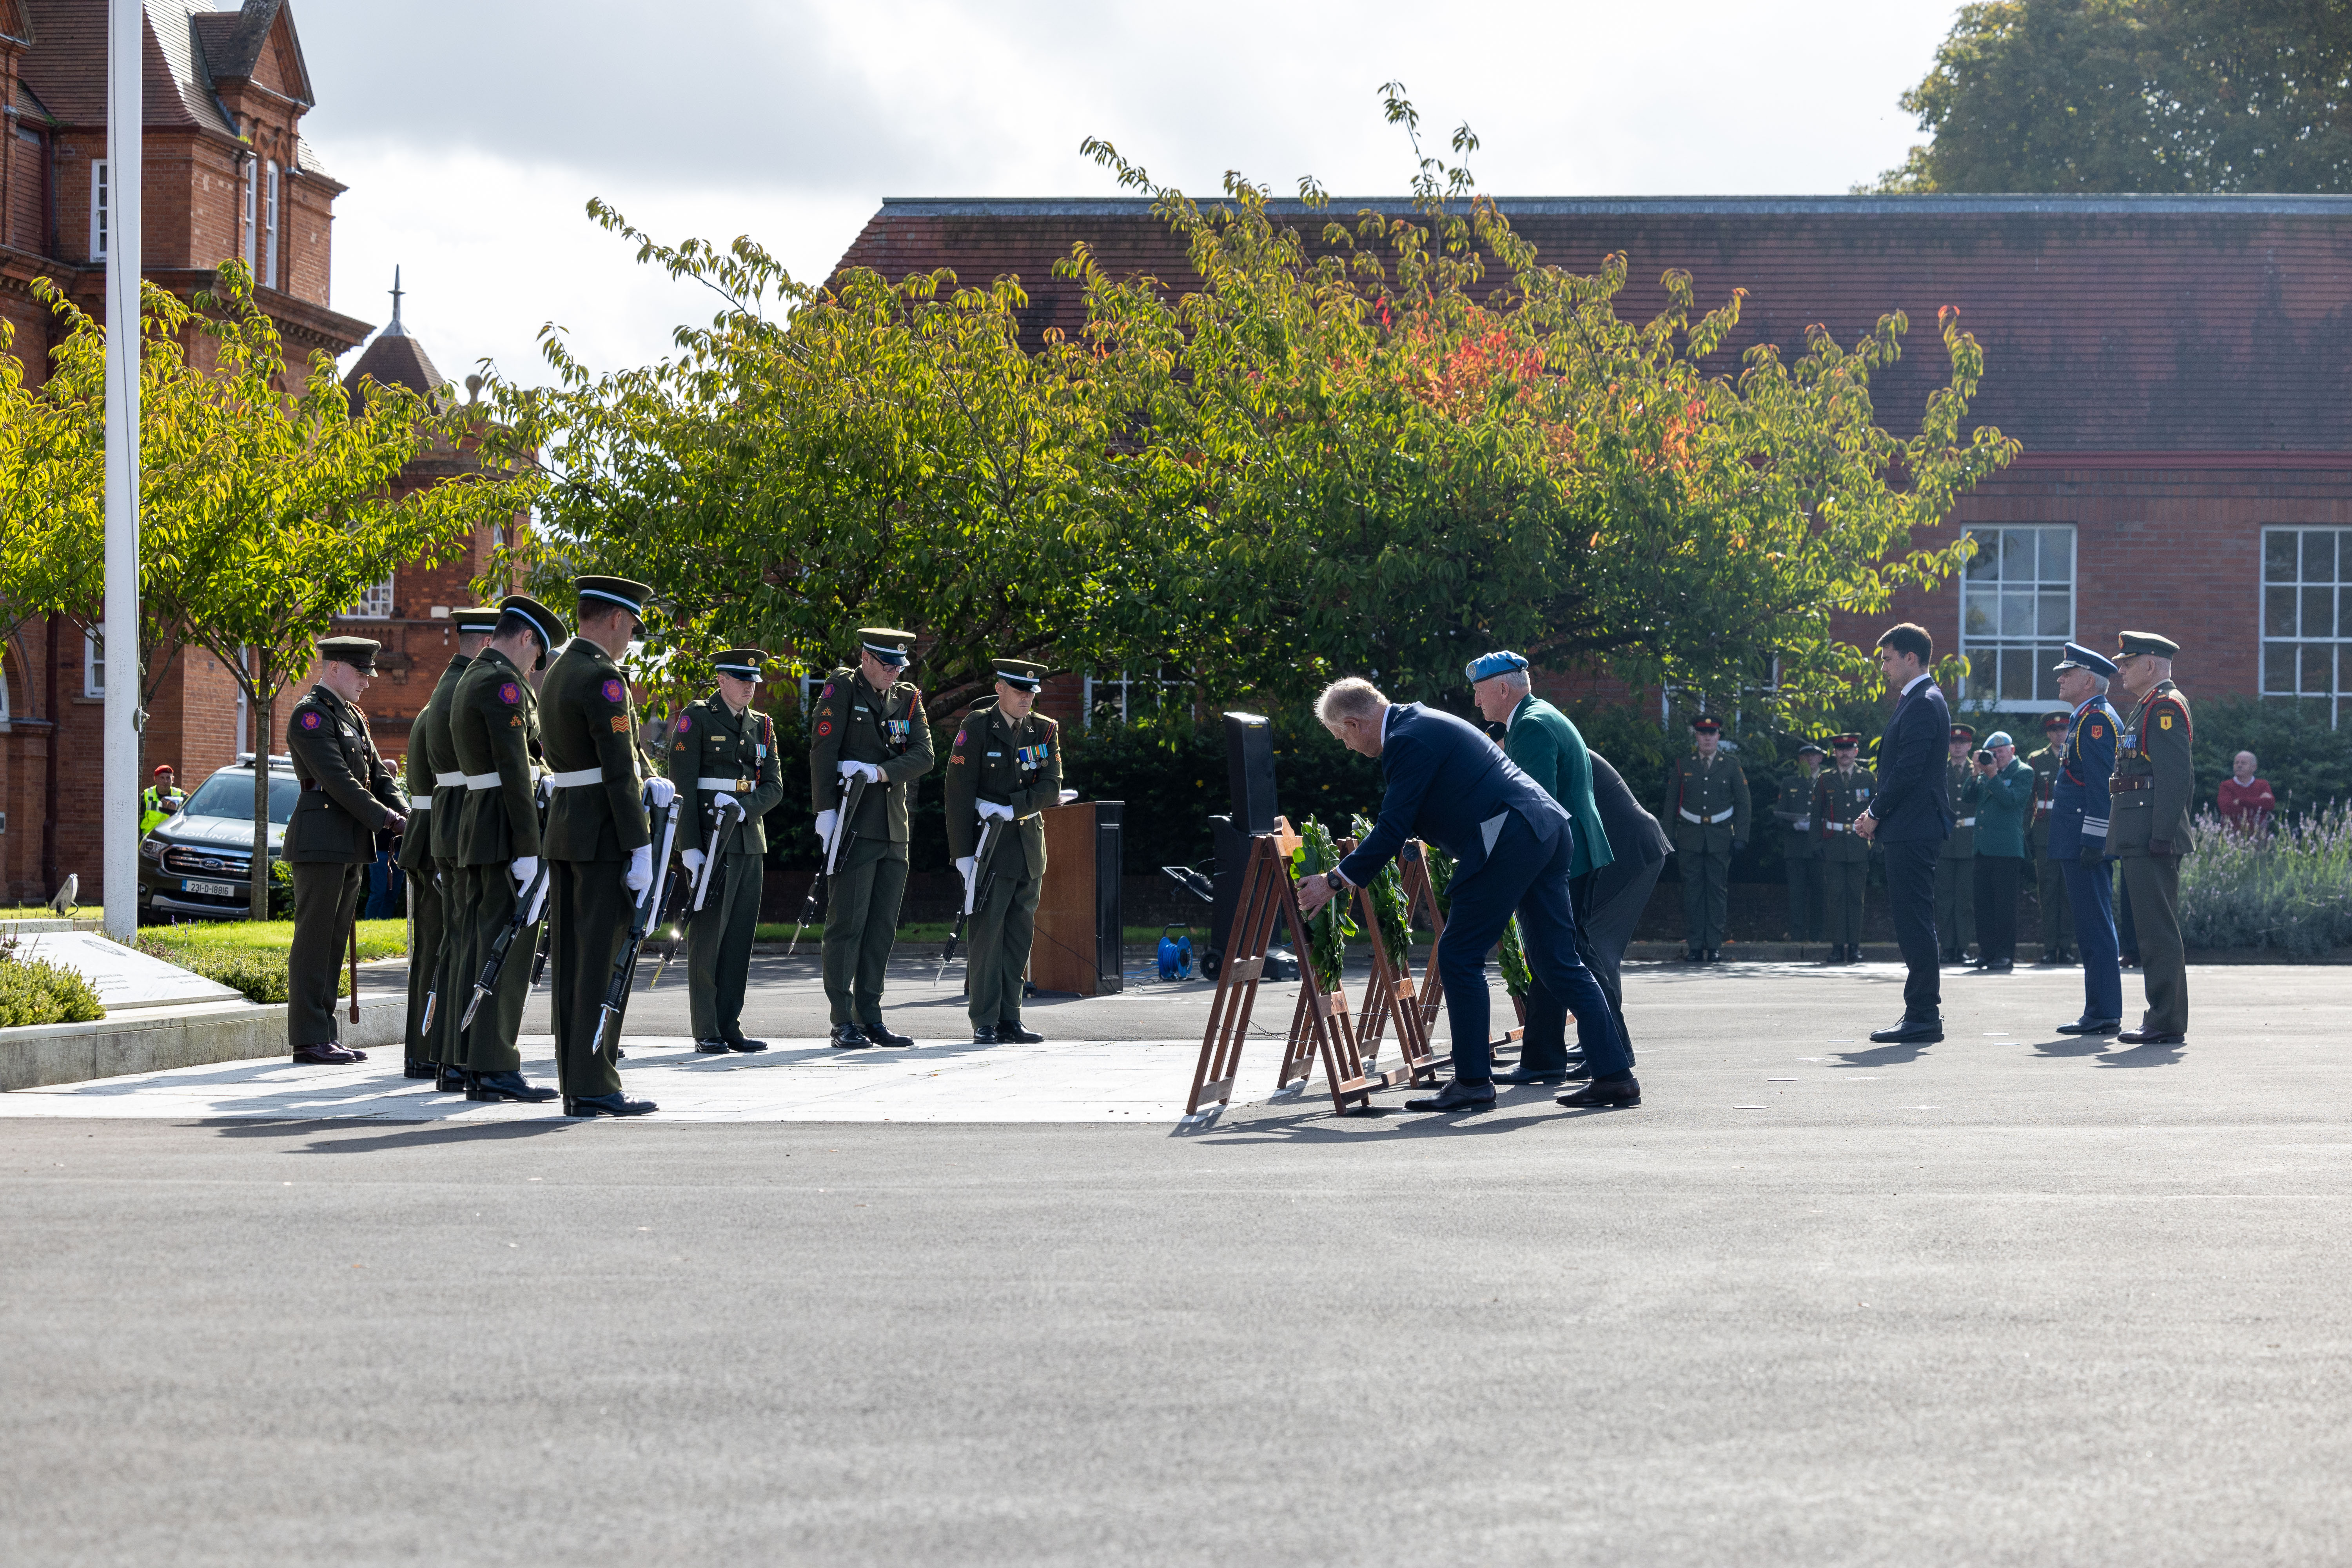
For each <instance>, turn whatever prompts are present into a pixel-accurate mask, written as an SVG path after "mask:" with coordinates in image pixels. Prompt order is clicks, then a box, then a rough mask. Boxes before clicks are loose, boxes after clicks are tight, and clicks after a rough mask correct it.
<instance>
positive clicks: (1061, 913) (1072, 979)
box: [1029, 800, 1126, 996]
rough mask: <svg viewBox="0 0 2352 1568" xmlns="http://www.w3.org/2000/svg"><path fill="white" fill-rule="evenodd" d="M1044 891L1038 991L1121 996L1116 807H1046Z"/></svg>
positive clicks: (1033, 953) (1032, 967) (1032, 975)
mask: <svg viewBox="0 0 2352 1568" xmlns="http://www.w3.org/2000/svg"><path fill="white" fill-rule="evenodd" d="M1040 815H1041V816H1044V817H1045V886H1044V887H1043V888H1041V889H1038V897H1037V940H1036V941H1035V942H1032V943H1031V944H1030V948H1029V979H1030V982H1031V984H1034V985H1035V986H1036V987H1037V989H1038V990H1040V991H1069V992H1075V993H1076V994H1078V995H1080V996H1108V995H1110V994H1115V993H1117V992H1118V991H1119V990H1120V989H1122V987H1123V986H1124V984H1125V980H1126V960H1125V954H1124V953H1123V952H1122V951H1121V947H1120V943H1121V941H1122V939H1123V938H1124V936H1125V935H1126V930H1125V927H1124V926H1123V925H1122V923H1121V910H1120V908H1119V877H1120V875H1121V872H1120V849H1119V815H1120V803H1119V802H1118V801H1115V800H1081V801H1075V802H1073V803H1071V804H1070V805H1053V806H1047V807H1046V808H1045V811H1044V812H1043V813H1041V814H1040Z"/></svg>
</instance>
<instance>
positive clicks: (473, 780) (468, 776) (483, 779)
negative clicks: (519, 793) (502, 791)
mask: <svg viewBox="0 0 2352 1568" xmlns="http://www.w3.org/2000/svg"><path fill="white" fill-rule="evenodd" d="M457 782H458V783H459V784H464V785H465V786H466V787H467V789H496V788H498V787H499V775H498V774H497V773H459V774H458V775H457Z"/></svg>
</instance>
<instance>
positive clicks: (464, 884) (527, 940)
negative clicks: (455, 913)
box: [448, 861, 539, 1072]
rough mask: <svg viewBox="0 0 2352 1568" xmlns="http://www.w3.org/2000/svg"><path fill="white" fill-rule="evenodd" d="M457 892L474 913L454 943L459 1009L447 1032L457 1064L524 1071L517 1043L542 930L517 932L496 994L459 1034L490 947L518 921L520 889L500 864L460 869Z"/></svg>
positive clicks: (453, 1001) (454, 999)
mask: <svg viewBox="0 0 2352 1568" xmlns="http://www.w3.org/2000/svg"><path fill="white" fill-rule="evenodd" d="M457 892H458V897H459V898H461V899H462V900H465V901H466V902H467V904H469V905H471V906H472V910H471V918H470V919H468V921H467V924H466V934H465V941H464V942H462V943H452V944H451V945H452V947H453V949H454V950H455V951H456V953H457V973H456V974H455V975H452V976H451V979H452V980H453V981H454V982H455V989H454V991H453V992H452V994H450V996H449V997H448V1005H450V1006H451V1007H452V1008H453V1009H454V1010H455V1011H454V1013H453V1015H452V1016H451V1017H450V1020H449V1027H450V1028H451V1029H452V1030H453V1031H455V1032H456V1033H457V1036H458V1039H457V1061H456V1064H455V1065H456V1066H458V1067H461V1068H465V1069H466V1070H467V1072H520V1071H521V1070H522V1051H521V1049H520V1047H518V1046H517V1045H516V1041H517V1040H518V1039H519V1038H520V1036H521V1034H522V1005H523V1004H524V1003H525V1002H526V1001H528V1000H529V999H530V960H531V954H532V953H533V952H535V951H536V950H537V948H538V946H539V927H538V926H536V925H533V926H531V927H530V928H529V929H528V930H525V931H519V932H517V933H516V935H515V939H514V945H513V946H512V947H509V948H508V949H507V961H506V967H505V968H503V969H501V970H499V984H498V989H497V990H495V991H493V992H491V993H490V994H489V995H488V998H486V999H485V1000H484V1001H483V1003H482V1005H481V1008H480V1010H479V1011H478V1012H476V1013H475V1015H474V1021H473V1022H472V1023H471V1024H469V1025H467V1026H465V1027H464V1028H462V1029H460V1028H458V1026H457V1020H458V1019H460V1018H463V1017H464V1016H466V1009H467V1007H469V1006H472V1005H473V1001H474V983H475V982H476V981H478V980H479V979H480V978H481V977H482V966H483V965H484V964H486V963H488V962H489V961H490V947H491V944H493V943H494V942H497V941H498V939H499V932H500V931H504V930H506V929H507V922H508V921H511V920H513V919H514V917H515V905H516V904H517V903H519V902H520V901H521V898H522V889H520V888H517V887H516V886H515V879H514V876H513V874H512V873H511V872H509V870H508V869H507V867H506V863H505V862H504V861H500V862H499V863H498V864H497V865H493V866H464V867H460V868H458V871H457Z"/></svg>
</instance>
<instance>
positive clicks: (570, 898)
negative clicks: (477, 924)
mask: <svg viewBox="0 0 2352 1568" xmlns="http://www.w3.org/2000/svg"><path fill="white" fill-rule="evenodd" d="M539 721H540V729H541V744H542V745H543V746H544V748H545V749H546V754H547V767H548V773H549V774H550V776H551V782H552V783H553V784H554V788H555V795H554V798H553V800H551V802H549V804H548V807H547V832H546V845H547V859H548V864H549V865H550V866H551V868H553V878H554V879H553V884H552V888H551V898H550V900H549V904H548V918H549V920H550V921H552V922H553V923H552V925H551V927H550V929H549V940H548V995H549V1009H548V1010H549V1019H550V1025H551V1028H552V1029H553V1031H554V1034H555V1071H556V1078H557V1080H558V1082H559V1083H560V1085H561V1086H562V1089H563V1094H564V1098H565V1099H566V1100H579V1099H596V1098H602V1097H603V1096H605V1095H609V1094H618V1093H619V1092H620V1089H621V1069H620V1062H619V1058H618V1057H617V1055H616V1054H615V1053H616V1052H617V1051H618V1050H619V1047H620V1043H621V1022H622V1020H621V1018H619V1017H615V1018H614V1020H613V1022H612V1023H611V1025H610V1026H607V1027H606V1028H605V1030H604V1039H603V1041H602V1042H601V1043H600V1044H596V1045H595V1046H594V1047H593V1048H591V1042H593V1041H595V1039H596V1032H597V1025H598V1023H599V1021H600V1019H601V1016H602V1013H603V1008H604V998H605V995H606V994H607V993H608V992H609V991H610V989H611V985H612V978H613V963H614V959H616V958H618V957H619V956H620V952H621V948H622V945H623V944H624V943H625V942H627V940H628V936H629V931H630V929H631V927H632V925H633V924H634V922H635V918H636V912H637V906H638V902H639V900H640V899H641V898H642V897H643V896H644V895H641V894H638V893H635V892H632V891H630V889H629V886H628V881H627V877H628V870H629V860H630V858H631V856H632V855H633V853H634V852H635V850H636V849H638V848H639V847H642V846H644V845H646V844H648V843H651V842H652V834H651V823H650V822H649V820H648V818H647V816H646V805H645V794H646V773H645V768H644V766H643V762H644V759H643V755H642V753H641V752H639V751H638V749H637V705H636V700H635V697H634V696H633V695H632V694H631V692H630V690H629V680H628V677H627V676H625V675H624V674H623V673H622V671H621V667H620V666H619V665H617V664H615V663H614V662H613V656H612V655H611V654H608V653H606V652H605V651H604V649H603V648H601V647H597V646H596V645H595V644H594V643H593V642H590V641H589V640H588V639H587V638H586V637H573V638H572V641H571V642H570V643H569V644H567V645H566V646H565V647H564V649H563V652H562V654H561V655H560V656H558V658H556V660H555V663H554V665H553V666H552V667H551V668H550V669H549V670H548V672H547V679H546V680H545V681H543V682H542V683H541V686H540V691H539ZM654 869H655V871H656V877H657V878H658V873H659V871H660V869H661V868H659V867H656V868H654ZM651 890H652V889H651V887H650V886H648V888H647V889H646V891H647V892H648V893H650V892H651ZM621 1001H622V1004H623V1008H624V1015H625V1011H626V1005H627V1002H628V992H627V991H623V993H622V994H621Z"/></svg>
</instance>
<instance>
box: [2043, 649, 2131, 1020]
mask: <svg viewBox="0 0 2352 1568" xmlns="http://www.w3.org/2000/svg"><path fill="white" fill-rule="evenodd" d="M2054 668H2056V670H2057V672H2058V695H2059V696H2060V697H2061V698H2063V699H2064V700H2066V701H2067V702H2068V703H2070V704H2071V705H2072V706H2073V708H2074V713H2073V715H2072V716H2071V717H2070V718H2069V719H2068V721H2067V723H2066V735H2065V739H2064V741H2063V749H2062V750H2061V752H2060V753H2059V759H2058V777H2057V780H2056V782H2055V783H2053V784H2052V785H2051V790H2050V858H2051V859H2053V860H2054V861H2055V862H2057V865H2058V868H2059V871H2060V873H2061V874H2062V875H2063V877H2064V878H2065V879H2066V902H2067V905H2068V907H2070V908H2071V909H2073V910H2074V946H2075V949H2076V951H2078V952H2081V954H2082V955H2083V1016H2081V1017H2079V1018H2077V1019H2075V1020H2074V1022H2073V1023H2071V1024H2061V1025H2059V1026H2058V1032H2059V1033H2060V1034H2062V1035H2113V1034H2115V1033H2116V1031H2117V1030H2119V1029H2121V1028H2122V1027H2123V1026H2124V982H2123V973H2122V970H2121V967H2120V964H2119V961H2118V959H2117V957H2116V910H2115V883H2114V881H2113V879H2112V876H2111V873H2109V871H2108V870H2107V860H2106V853H2107V779H2108V776H2109V775H2110V774H2112V773H2114V772H2115V771H2116V733H2117V731H2120V730H2121V729H2122V728H2123V723H2122V721H2120V720H2118V719H2117V718H2116V710H2115V709H2114V708H2113V707H2111V706H2109V704H2108V702H2107V682H2108V680H2110V679H2113V677H2114V676H2115V673H2116V665H2115V661H2114V660H2113V659H2110V658H2107V657H2106V656H2105V655H2104V654H2100V653H2097V652H2095V651H2093V650H2092V649H2090V648H2087V647H2084V646H2083V645H2082V644H2080V643H2071V642H2070V643H2068V644H2067V645H2066V657H2065V658H2064V659H2063V660H2062V661H2060V662H2059V663H2058V664H2057V665H2056V666H2055V667H2054Z"/></svg>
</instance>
